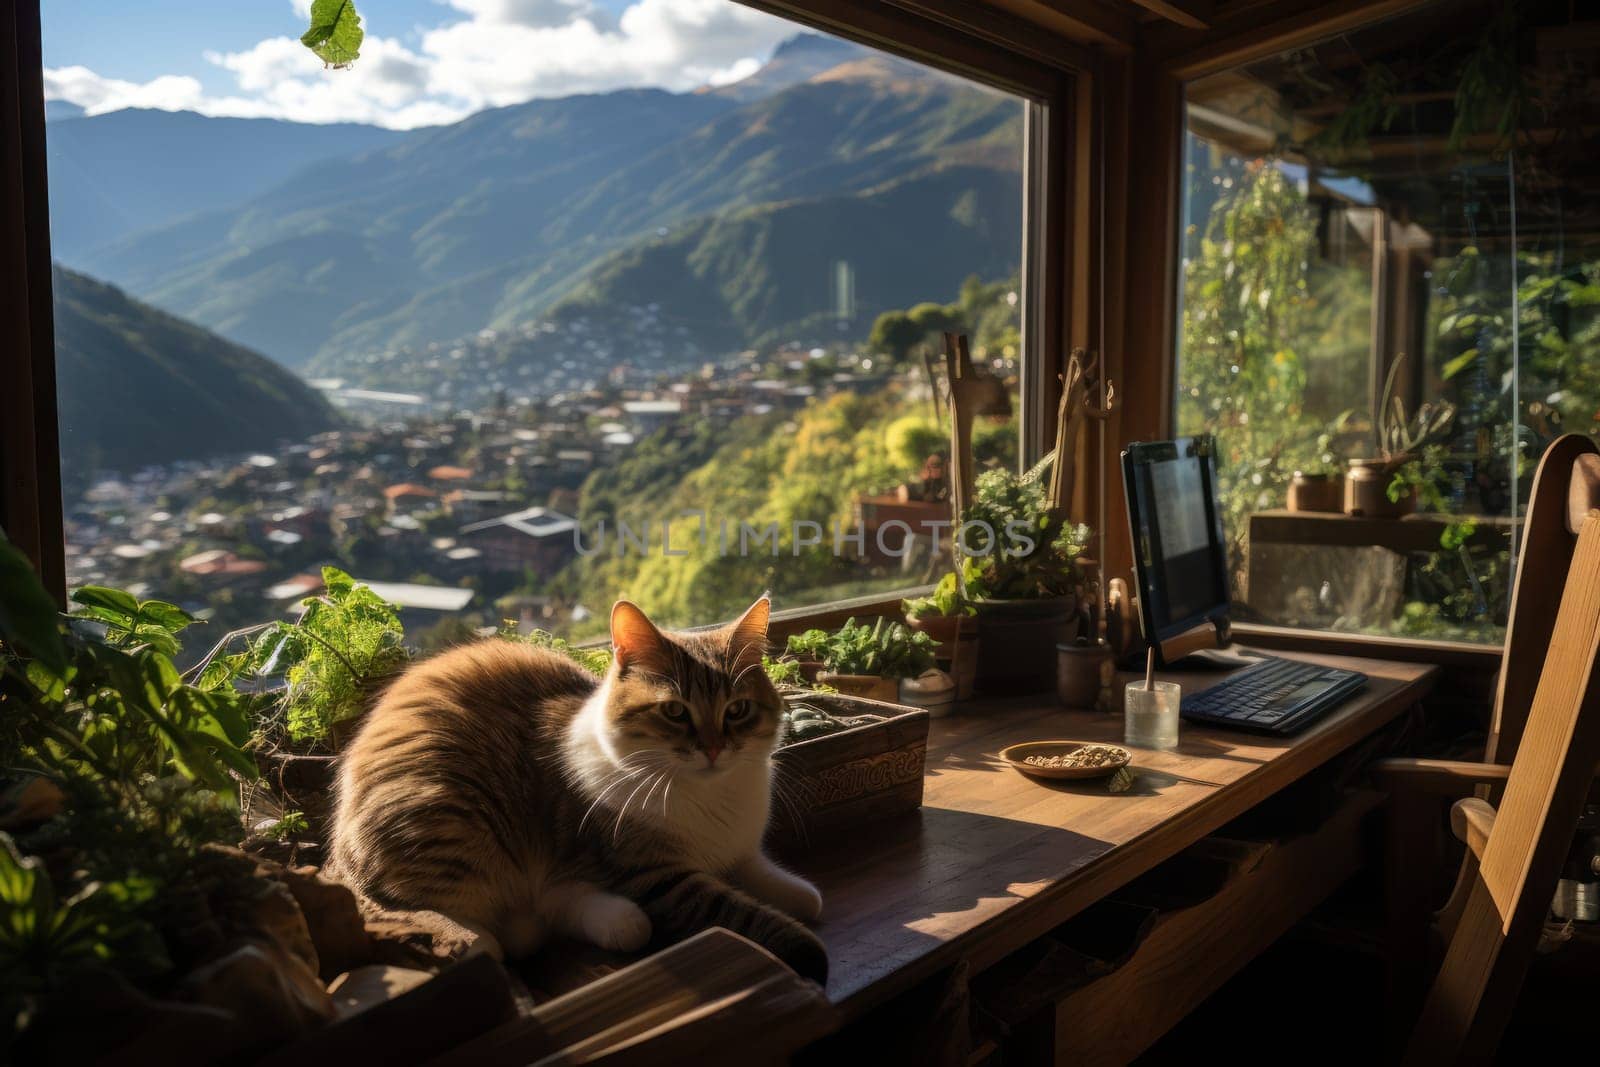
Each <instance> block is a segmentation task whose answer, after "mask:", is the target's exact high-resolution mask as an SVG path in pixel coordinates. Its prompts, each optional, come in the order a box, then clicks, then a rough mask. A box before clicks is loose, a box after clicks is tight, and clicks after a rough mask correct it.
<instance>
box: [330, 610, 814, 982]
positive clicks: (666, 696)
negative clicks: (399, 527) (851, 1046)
mask: <svg viewBox="0 0 1600 1067" xmlns="http://www.w3.org/2000/svg"><path fill="white" fill-rule="evenodd" d="M768 610H769V604H768V601H767V600H766V599H765V598H762V599H761V600H758V601H756V603H755V604H754V605H752V606H751V608H750V609H749V610H748V611H746V612H745V613H744V615H743V617H741V618H740V619H739V620H738V621H737V622H735V623H733V624H731V625H729V626H726V627H723V628H722V629H719V630H713V631H708V632H703V633H672V634H668V633H662V632H661V631H660V630H658V629H657V628H656V627H655V626H654V625H653V624H652V623H651V622H650V620H649V619H647V618H646V617H645V615H644V613H643V612H641V611H640V610H639V609H638V608H637V607H635V606H634V605H632V604H630V603H628V602H626V601H621V602H619V603H618V604H617V605H616V606H615V607H614V608H613V609H612V612H611V639H612V646H613V648H614V650H615V656H614V658H613V662H612V665H611V667H610V669H608V670H607V672H606V674H605V676H604V677H603V678H599V679H597V678H595V677H594V676H593V675H591V674H590V673H589V672H587V671H585V670H583V669H582V668H581V667H579V666H577V665H576V664H574V663H573V662H571V661H570V660H569V659H567V658H566V657H565V656H562V655H560V654H558V653H555V652H551V651H548V650H544V649H536V648H530V647H527V646H525V645H518V644H515V643H513V642H509V641H481V642H478V643H475V644H469V645H464V646H462V647H460V648H456V649H453V650H451V651H449V652H446V653H443V654H441V655H439V656H436V657H434V658H432V659H429V660H426V661H424V662H422V663H419V664H418V665H416V666H414V667H412V668H411V669H410V670H408V671H407V672H406V673H405V674H403V675H402V676H401V677H400V678H399V679H398V680H397V681H396V682H395V683H394V684H393V685H392V686H391V687H390V688H389V689H388V691H387V692H386V693H384V695H383V697H382V699H381V700H380V701H379V703H378V704H377V706H376V707H375V708H374V709H373V710H372V712H371V714H370V715H369V716H368V718H367V721H366V722H365V723H363V725H362V726H361V729H360V730H359V732H358V733H357V734H356V737H355V738H354V740H353V741H352V742H351V744H350V746H349V747H348V749H347V750H346V752H345V754H344V758H343V759H342V761H341V765H340V769H339V777H338V786H337V812H336V816H335V824H334V831H333V848H332V866H333V867H334V868H335V870H336V871H337V873H338V874H339V875H340V876H341V877H343V878H344V879H346V880H347V881H348V882H350V883H351V884H353V885H354V886H356V887H357V888H358V889H359V890H360V891H361V892H363V893H364V894H365V895H366V896H367V897H369V898H370V899H371V900H373V901H376V902H377V903H379V904H381V905H383V906H385V907H389V908H402V909H411V910H427V911H434V912H438V913H441V914H442V915H444V916H446V917H447V918H449V919H451V920H453V921H455V922H457V923H460V924H461V925H463V926H465V927H467V928H468V929H471V930H474V931H476V932H478V933H479V934H480V935H483V934H487V935H490V938H492V940H491V939H490V938H486V939H485V942H484V943H485V946H486V947H487V948H488V949H489V950H490V951H492V952H497V953H503V954H509V955H512V956H520V955H525V954H527V953H529V952H531V951H532V950H533V949H535V948H536V947H537V946H538V945H539V944H540V943H541V942H542V941H543V940H544V939H545V938H546V937H547V936H548V935H549V934H551V933H560V934H565V935H568V936H572V937H577V938H580V939H582V940H585V941H589V942H592V943H593V944H596V945H599V946H601V947H603V948H611V949H620V950H625V951H633V950H636V949H640V948H643V947H644V946H645V945H646V944H647V943H649V942H650V941H651V940H652V936H653V937H654V939H655V940H656V942H657V943H658V944H659V943H667V942H671V941H676V940H678V939H681V938H683V937H685V936H688V935H690V934H693V933H695V932H697V931H699V930H702V929H704V928H706V927H708V926H725V927H728V928H729V929H732V930H734V931H736V932H738V933H741V934H744V935H745V936H746V937H749V938H750V939H751V940H753V941H755V942H757V943H758V944H762V945H765V946H766V947H767V948H768V949H769V950H770V951H772V952H773V953H774V954H775V955H777V956H778V957H779V958H780V959H783V960H784V961H785V962H787V963H789V964H790V966H792V967H794V968H795V970H797V971H799V972H800V973H801V974H804V975H806V976H808V977H811V978H815V979H817V980H819V981H821V980H822V979H823V978H825V976H826V972H827V954H826V952H825V951H824V949H823V947H822V944H821V942H820V941H818V940H817V938H816V936H815V935H814V934H812V933H811V931H809V930H808V929H806V927H805V926H803V925H801V923H800V922H797V921H796V920H797V919H798V920H804V921H810V920H812V919H815V918H817V916H818V915H819V914H820V913H821V910H822V897H821V896H820V895H819V894H818V892H817V890H816V888H815V887H813V886H812V885H811V884H810V883H809V882H806V881H805V880H803V879H801V878H799V877H797V876H795V875H793V874H790V873H789V872H788V871H785V870H783V869H782V868H780V867H778V866H777V865H776V864H774V863H773V862H772V861H771V860H770V859H768V858H767V857H766V855H765V854H763V852H762V851H761V838H762V835H763V833H764V832H765V830H766V826H767V817H768V813H769V809H770V805H771V799H772V763H771V756H772V751H773V748H774V747H775V746H776V744H777V742H778V737H779V733H780V730H781V728H782V718H781V711H782V703H781V701H780V698H779V696H778V693H777V691H776V690H775V689H774V688H773V686H772V683H771V682H770V681H769V680H768V678H767V676H766V672H765V671H763V670H762V669H761V655H762V652H763V651H764V650H765V648H766V642H767V616H768Z"/></svg>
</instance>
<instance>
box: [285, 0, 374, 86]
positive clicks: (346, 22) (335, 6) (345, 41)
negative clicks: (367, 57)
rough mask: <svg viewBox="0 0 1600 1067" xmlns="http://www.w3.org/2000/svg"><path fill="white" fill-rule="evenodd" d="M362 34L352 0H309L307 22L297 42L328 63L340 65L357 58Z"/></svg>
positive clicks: (333, 65)
mask: <svg viewBox="0 0 1600 1067" xmlns="http://www.w3.org/2000/svg"><path fill="white" fill-rule="evenodd" d="M365 36H366V34H365V32H364V31H363V30H362V29H361V15H360V14H359V13H358V12H357V11H356V5H355V3H354V0H313V3H312V4H311V26H310V28H309V29H307V30H306V32H305V33H304V34H302V35H301V37H300V43H301V44H303V45H305V46H306V47H307V48H309V49H311V51H312V52H313V53H314V54H315V55H316V57H317V58H318V59H320V60H322V61H323V62H324V63H326V64H327V65H328V66H330V67H336V68H341V69H342V68H345V67H348V66H350V64H352V63H354V62H355V61H356V60H357V59H359V58H360V56H361V41H362V39H363V38H364V37H365Z"/></svg>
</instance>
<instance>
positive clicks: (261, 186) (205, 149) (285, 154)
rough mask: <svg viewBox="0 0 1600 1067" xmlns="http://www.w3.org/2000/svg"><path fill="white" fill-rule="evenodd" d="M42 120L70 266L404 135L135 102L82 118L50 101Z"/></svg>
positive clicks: (60, 237) (59, 250)
mask: <svg viewBox="0 0 1600 1067" xmlns="http://www.w3.org/2000/svg"><path fill="white" fill-rule="evenodd" d="M45 117H46V121H47V123H48V125H47V127H46V136H45V143H46V148H47V155H48V167H49V174H50V183H49V191H50V206H51V211H50V243H51V246H52V248H53V250H54V253H55V256H56V258H57V259H61V260H65V261H66V262H69V263H77V262H83V261H86V260H90V259H92V258H93V257H92V255H91V252H92V250H93V249H96V248H101V247H104V246H105V245H108V244H112V243H114V242H115V241H117V240H120V239H121V238H124V237H126V236H128V235H129V234H132V233H134V232H136V231H143V230H151V229H156V228H158V227H161V226H164V225H166V224H168V223H170V222H173V221H175V220H176V219H179V218H182V217H183V216H186V215H190V214H193V213H194V212H196V211H205V210H208V209H211V208H219V207H222V206H224V205H228V204H236V203H240V202H242V201H244V200H247V199H249V198H250V197H253V196H257V195H259V194H261V193H264V192H266V191H267V190H269V189H271V188H273V187H274V186H276V185H278V184H280V183H281V182H283V181H285V180H287V179H288V178H290V177H291V176H292V175H294V174H295V173H296V172H298V171H300V170H302V169H304V168H305V167H307V166H310V165H311V164H313V163H316V162H319V161H321V160H325V159H329V158H332V157H335V156H344V155H349V154H350V153H351V152H359V151H363V150H365V149H369V148H377V147H379V146H381V145H386V144H392V143H393V142H395V141H397V140H399V139H400V138H401V137H403V136H404V135H403V134H401V133H398V132H396V131H394V130H384V129H379V128H378V127H376V126H363V125H358V124H353V123H339V124H334V125H328V126H313V125H309V124H307V123H301V122H282V121H279V120H277V119H234V118H211V117H208V116H205V115H196V114H194V113H193V112H189V111H148V110H141V109H138V108H128V109H126V110H123V111H112V112H109V113H107V114H104V115H95V116H92V117H88V118H85V117H83V109H82V108H78V107H75V106H74V105H72V104H69V103H67V102H66V101H64V100H51V101H49V102H48V104H47V105H46V110H45Z"/></svg>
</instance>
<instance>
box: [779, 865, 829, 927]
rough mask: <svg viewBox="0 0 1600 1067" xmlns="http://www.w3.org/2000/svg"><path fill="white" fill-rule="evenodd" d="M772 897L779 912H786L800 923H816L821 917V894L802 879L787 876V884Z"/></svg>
mask: <svg viewBox="0 0 1600 1067" xmlns="http://www.w3.org/2000/svg"><path fill="white" fill-rule="evenodd" d="M774 896H776V897H778V898H779V899H777V900H774V901H773V902H772V903H773V904H774V905H775V906H776V907H777V908H778V910H780V911H784V912H788V913H789V914H790V915H793V916H794V917H795V918H796V919H799V920H800V921H801V922H805V923H810V922H816V921H817V919H818V918H820V917H821V915H822V892H821V890H819V889H818V888H817V887H816V886H814V885H812V884H811V883H810V882H808V881H806V880H805V879H804V878H799V877H796V876H795V875H792V874H791V875H789V878H788V882H787V884H786V885H784V886H782V887H781V888H780V889H779V890H778V891H777V892H776V893H774Z"/></svg>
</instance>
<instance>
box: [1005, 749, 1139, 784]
mask: <svg viewBox="0 0 1600 1067" xmlns="http://www.w3.org/2000/svg"><path fill="white" fill-rule="evenodd" d="M1085 745H1105V747H1107V748H1114V749H1116V750H1117V751H1118V752H1120V753H1121V754H1122V758H1121V759H1117V760H1112V761H1111V762H1110V763H1103V764H1101V765H1100V766H1098V767H1041V766H1039V765H1038V764H1036V763H1026V762H1024V761H1025V760H1026V759H1027V758H1028V757H1029V756H1062V755H1065V754H1066V753H1068V752H1076V751H1077V750H1078V749H1080V748H1082V747H1083V746H1085ZM1000 758H1001V759H1003V760H1005V761H1006V762H1007V763H1009V764H1011V766H1013V767H1015V768H1016V769H1017V770H1019V771H1021V772H1022V773H1023V774H1028V775H1032V776H1033V777H1035V778H1104V777H1105V776H1106V775H1108V774H1115V773H1117V772H1118V771H1120V770H1121V769H1122V768H1124V767H1126V766H1127V765H1128V764H1129V763H1131V762H1133V754H1132V753H1131V752H1129V751H1128V750H1127V749H1125V748H1123V747H1122V746H1121V745H1106V743H1105V742H1104V741H1024V742H1023V743H1022V744H1020V745H1012V746H1011V747H1010V748H1003V749H1001V750H1000Z"/></svg>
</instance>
